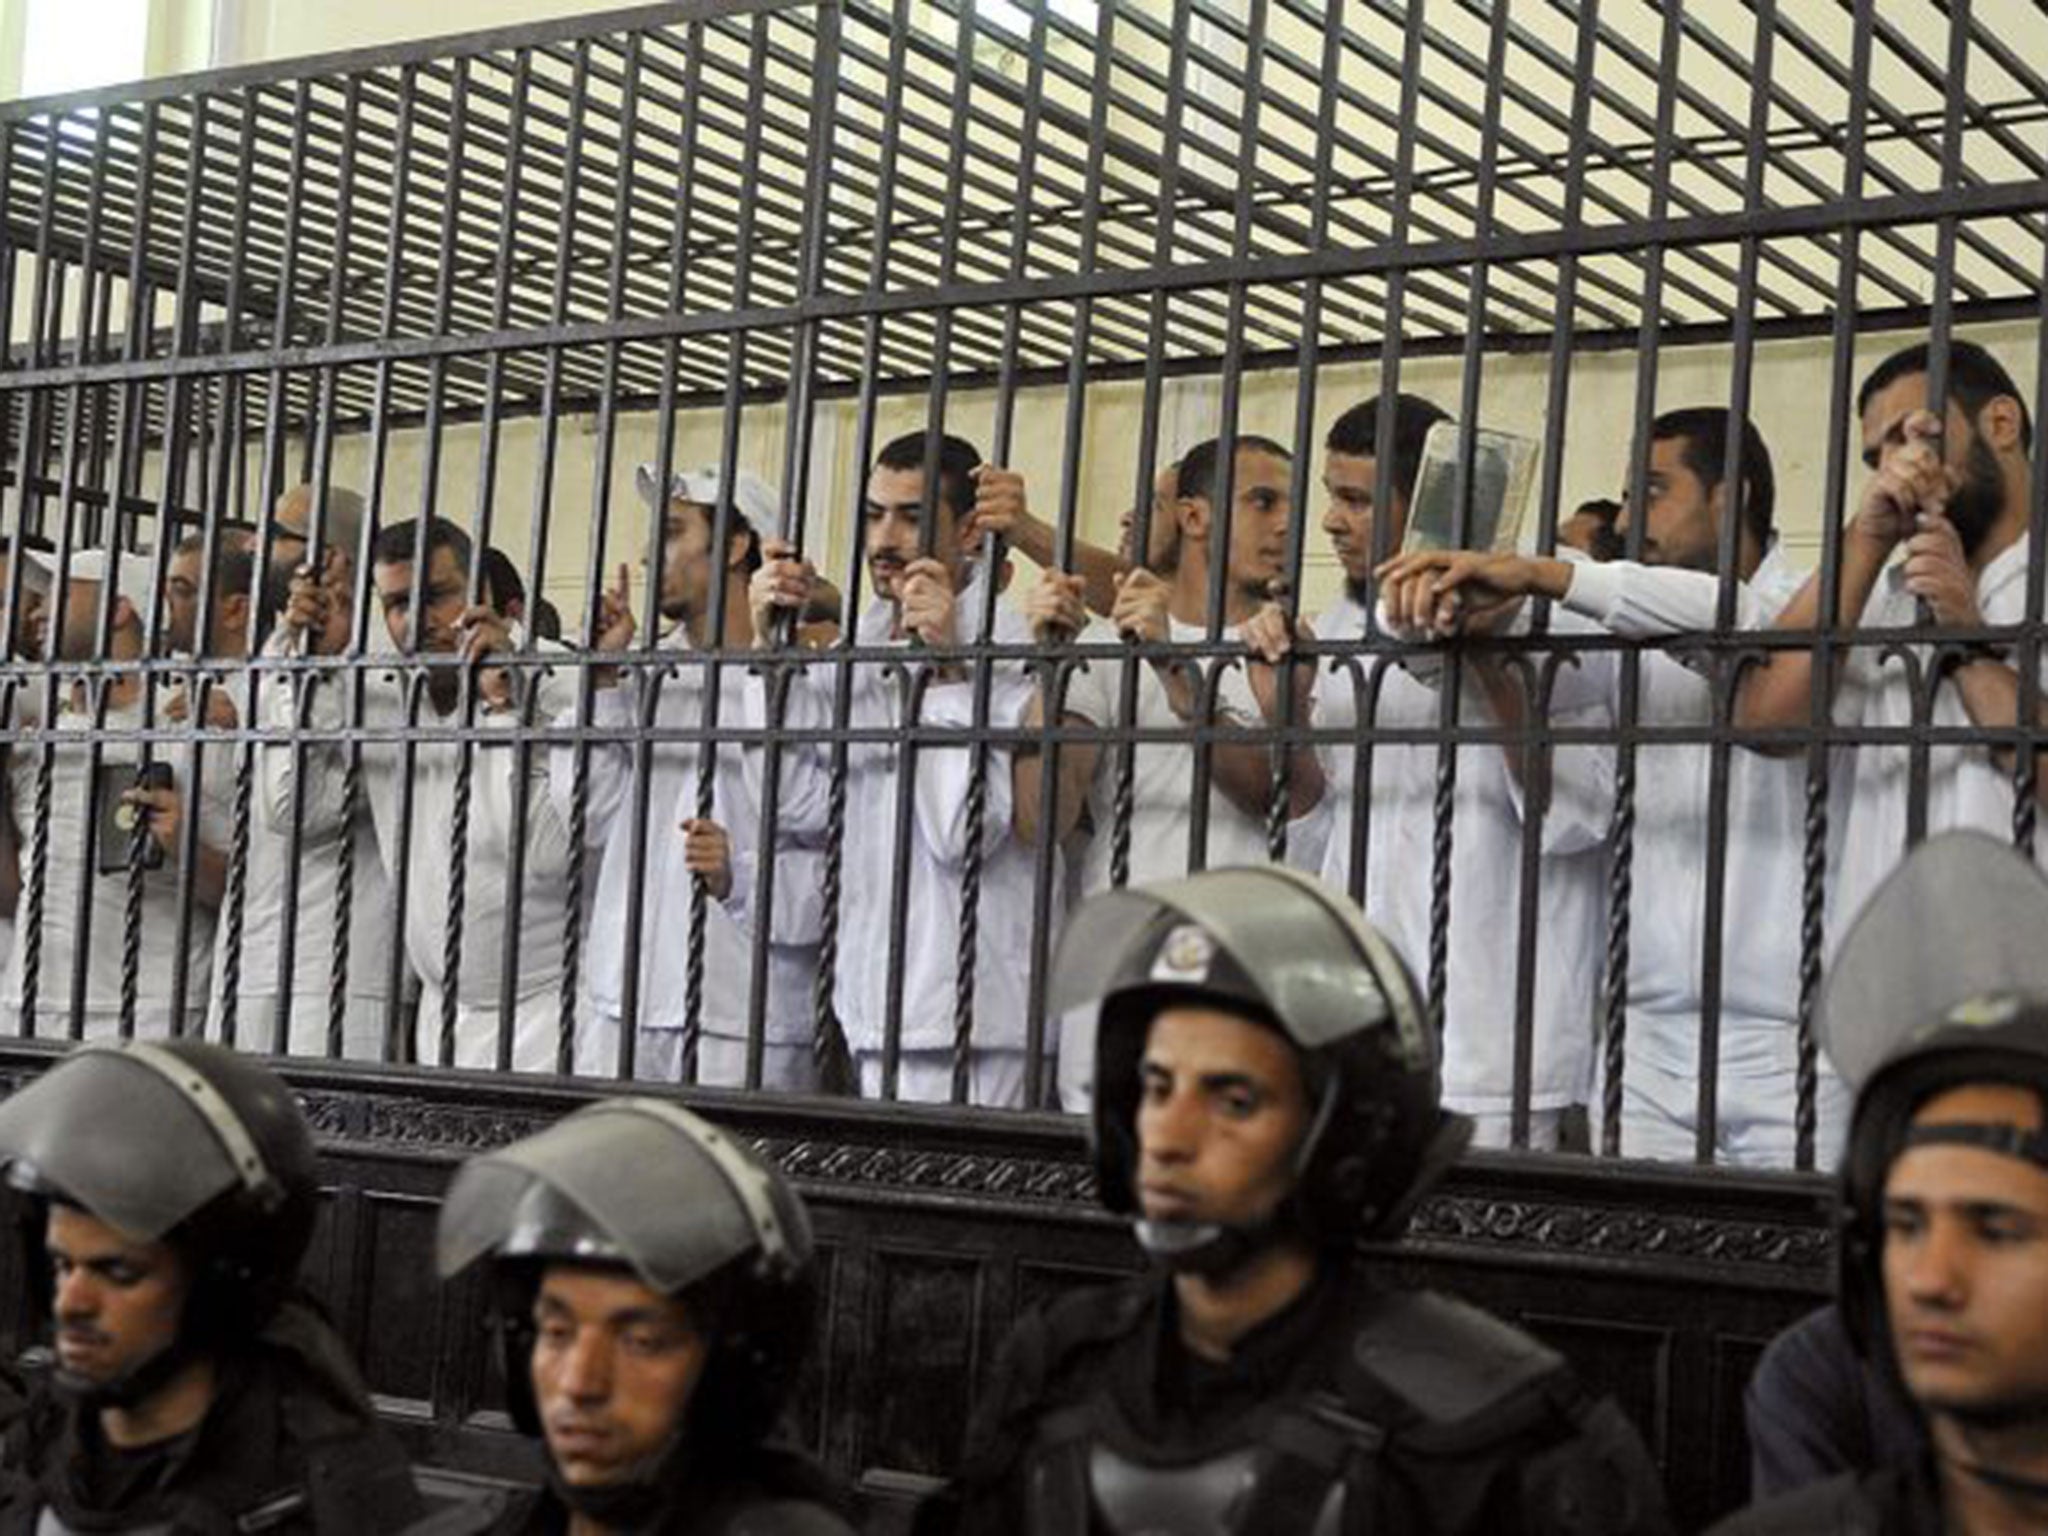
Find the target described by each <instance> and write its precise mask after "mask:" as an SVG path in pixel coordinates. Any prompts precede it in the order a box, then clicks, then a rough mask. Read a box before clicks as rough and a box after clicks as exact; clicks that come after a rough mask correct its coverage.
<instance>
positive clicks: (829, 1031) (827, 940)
mask: <svg viewBox="0 0 2048 1536" xmlns="http://www.w3.org/2000/svg"><path fill="white" fill-rule="evenodd" d="M851 665H852V664H851V663H850V662H844V661H842V662H841V663H840V666H842V667H850V666H851ZM849 686H850V681H849ZM788 687H789V680H788V672H787V668H786V666H780V665H778V666H777V667H776V668H775V669H774V671H773V672H772V673H771V674H770V677H769V700H770V705H769V711H768V721H769V725H770V726H771V728H779V727H780V726H781V724H782V701H783V699H784V697H785V696H786V693H787V690H788ZM843 691H844V690H843V689H842V692H843ZM845 713H846V712H845V711H844V710H841V711H839V715H840V718H844V717H845ZM848 767H849V765H848V762H847V742H846V739H845V738H844V737H841V738H840V739H838V740H837V741H835V742H833V743H832V767H831V771H830V776H829V778H828V779H827V789H826V795H825V868H824V872H823V875H822V877H821V879H820V882H819V884H820V895H821V897H822V899H823V901H824V903H825V910H824V912H823V913H822V915H821V917H820V920H819V925H818V974H817V977H816V979H815V980H814V981H813V982H812V983H811V1006H812V1012H813V1015H814V1017H815V1020H816V1022H815V1025H814V1028H813V1033H812V1036H811V1059H812V1061H813V1062H814V1063H815V1064H816V1066H817V1069H818V1083H819V1086H820V1087H821V1088H824V1089H825V1090H826V1091H828V1092H830V1091H832V1088H833V1086H834V1083H833V1079H834V1077H835V1076H836V1075H837V1074H838V1073H839V1072H840V1071H841V1070H842V1068H843V1067H844V1066H846V1065H849V1064H850V1052H849V1050H848V1047H847V1044H846V1034H845V1031H844V1030H842V1029H841V1028H840V1025H839V1014H838V1011H837V1009H836V1008H835V1006H834V995H833V978H834V977H835V976H836V975H837V974H838V972H839V901H840V897H841V895H842V894H843V892H842V888H841V887H842V883H843V880H844V877H845V864H846V780H847V774H848ZM839 1086H844V1085H839Z"/></svg>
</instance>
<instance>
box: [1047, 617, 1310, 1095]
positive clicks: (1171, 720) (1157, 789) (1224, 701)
mask: <svg viewBox="0 0 2048 1536" xmlns="http://www.w3.org/2000/svg"><path fill="white" fill-rule="evenodd" d="M1241 634H1242V627H1241V626H1238V625H1232V626H1231V627H1229V628H1227V629H1225V630H1224V631H1223V634H1222V638H1223V639H1224V640H1226V641H1232V642H1235V641H1237V640H1239V638H1240V636H1241ZM1208 637H1209V632H1208V630H1207V628H1206V627H1204V626H1203V625H1200V624H1186V623H1183V622H1181V621H1180V620H1179V619H1173V620H1171V621H1170V629H1169V638H1170V639H1171V640H1172V641H1173V642H1174V643H1175V644H1176V645H1199V644H1201V643H1203V642H1205V641H1206V640H1207V639H1208ZM1080 638H1081V641H1082V643H1084V644H1091V645H1096V644H1112V645H1113V644H1119V643H1121V637H1120V636H1119V634H1118V632H1117V629H1116V626H1115V625H1113V624H1111V623H1110V622H1109V621H1108V620H1106V619H1096V620H1094V621H1092V622H1091V623H1090V624H1089V625H1088V627H1087V628H1086V629H1085V630H1083V631H1082V633H1081V637H1080ZM1133 664H1135V665H1136V667H1137V669H1138V700H1137V710H1136V713H1135V714H1134V715H1133V716H1132V724H1133V726H1134V728H1135V729H1137V730H1140V731H1147V730H1167V731H1176V730H1187V729H1190V728H1191V727H1190V726H1189V725H1188V724H1187V722H1185V721H1183V720H1182V719H1181V717H1180V716H1179V715H1177V714H1175V713H1174V710H1173V705H1172V704H1171V703H1170V702H1169V701H1168V699H1167V693H1166V685H1165V683H1164V682H1162V681H1161V680H1160V677H1159V670H1158V668H1156V667H1155V666H1153V665H1152V663H1151V662H1149V661H1141V662H1137V663H1131V662H1127V661H1122V660H1117V659H1114V658H1110V659H1101V660H1095V661H1091V662H1088V663H1087V664H1086V665H1085V666H1076V667H1075V668H1074V670H1073V672H1072V674H1071V676H1070V680H1069V682H1068V684H1067V693H1066V697H1065V698H1064V699H1063V700H1062V701H1061V708H1062V713H1063V714H1067V715H1077V716H1079V717H1080V718H1082V719H1084V720H1086V721H1088V723H1089V724H1091V725H1094V726H1098V727H1100V728H1102V729H1104V730H1107V731H1115V730H1118V729H1120V728H1121V727H1122V725H1123V721H1124V717H1123V686H1124V683H1123V669H1124V668H1125V667H1126V666H1128V665H1133ZM1248 664H1249V663H1248V662H1246V661H1245V660H1243V659H1242V658H1239V659H1236V660H1234V661H1232V662H1230V663H1228V664H1225V663H1223V662H1221V661H1215V660H1211V661H1199V660H1197V659H1195V658H1192V657H1191V658H1190V659H1189V661H1188V662H1187V663H1186V665H1188V666H1189V667H1190V668H1191V669H1194V670H1195V671H1196V672H1197V674H1198V676H1199V672H1200V669H1201V668H1203V667H1207V666H1216V665H1222V666H1223V667H1224V671H1223V675H1222V677H1221V679H1220V680H1219V681H1218V686H1217V690H1216V703H1217V719H1218V721H1219V722H1222V721H1224V720H1225V719H1227V717H1228V716H1230V715H1233V714H1234V715H1236V716H1237V717H1239V718H1240V719H1245V720H1254V721H1262V720H1263V719H1264V718H1265V717H1264V715H1263V713H1262V712H1261V711H1260V709H1259V703H1258V699H1257V696H1256V695H1254V694H1253V692H1252V687H1251V680H1250V678H1249V677H1248V676H1247V674H1246V670H1245V669H1246V667H1247V665H1248ZM1204 686H1205V685H1204V683H1202V682H1200V681H1198V682H1197V684H1196V692H1197V696H1200V694H1201V692H1202V691H1203V689H1204ZM1309 718H1310V717H1309V716H1307V715H1304V717H1303V723H1304V724H1306V723H1307V721H1308V719H1309ZM1135 758H1136V761H1135V762H1134V763H1133V765H1132V773H1131V826H1130V839H1131V841H1130V880H1129V883H1130V884H1131V885H1134V886H1136V885H1146V884H1149V883H1151V882H1152V881H1155V880H1175V879H1179V878H1180V877H1181V876H1183V875H1186V874H1187V873H1188V872H1189V867H1190V862H1191V860H1192V858H1193V847H1192V845H1191V843H1190V841H1189V832H1190V828H1189V823H1190V819H1191V813H1192V811H1193V807H1194V799H1195V750H1194V747H1193V745H1192V744H1191V743H1188V742H1175V741H1152V742H1140V743H1139V744H1138V747H1137V751H1136V754H1135ZM1122 767H1123V749H1122V747H1120V746H1119V745H1117V744H1116V743H1115V742H1114V741H1105V742H1104V743H1102V745H1101V746H1100V747H1099V748H1098V752H1097V757H1096V760H1095V772H1094V775H1093V776H1092V777H1091V778H1090V779H1089V781H1088V820H1089V822H1090V824H1091V827H1092V830H1091V832H1090V833H1089V837H1088V842H1087V848H1086V851H1085V852H1084V853H1083V854H1082V857H1081V877H1080V891H1081V894H1083V895H1087V896H1092V895H1094V894H1096V893H1097V892H1099V891H1106V890H1108V889H1109V887H1110V872H1111V869H1112V867H1113V862H1114V860H1113V849H1114V844H1115V836H1116V789H1117V779H1118V777H1119V775H1120V774H1121V772H1122ZM1325 814H1326V813H1325V812H1324V809H1323V805H1322V804H1318V805H1317V806H1316V807H1315V809H1314V810H1312V811H1310V812H1309V813H1308V814H1306V815H1304V816H1300V817H1297V818H1295V819H1294V820H1293V821H1292V822H1291V823H1290V824H1289V826H1288V829H1287V833H1288V835H1287V862H1288V863H1289V864H1292V865H1294V866H1296V867H1298V868H1301V869H1306V870H1314V869H1316V868H1318V867H1319V866H1320V864H1321V862H1322V839H1321V832H1322V828H1323V826H1324V820H1325ZM1270 862H1272V860H1271V858H1270V856H1269V851H1268V845H1267V842H1266V818H1265V816H1264V815H1263V814H1261V815H1257V816H1254V815H1249V814H1247V813H1246V812H1245V811H1244V810H1243V809H1242V808H1241V807H1240V806H1239V805H1238V804H1237V802H1236V801H1234V800H1232V799H1231V798H1230V796H1229V795H1228V794H1226V793H1225V792H1224V791H1223V789H1222V787H1221V786H1220V785H1219V784H1218V783H1217V782H1216V779H1215V776H1214V759H1213V756H1212V758H1211V776H1210V781H1209V833H1208V846H1207V848H1206V850H1205V853H1204V867H1206V868H1209V869H1227V868H1230V867H1232V866H1234V865H1242V864H1267V863H1270ZM1095 1014H1096V1010H1095V1009H1094V1008H1093V1007H1092V1006H1090V1007H1084V1008H1076V1009H1073V1010H1071V1011H1070V1012H1069V1013H1068V1014H1067V1015H1066V1016H1065V1017H1064V1018H1063V1019H1061V1021H1060V1044H1059V1096H1060V1103H1061V1104H1062V1105H1063V1106H1064V1107H1065V1108H1067V1109H1069V1110H1071V1111H1073V1112H1074V1113H1076V1114H1082V1113H1086V1111H1087V1109H1088V1105H1089V1104H1090V1102H1091V1101H1092V1098H1093V1094H1094V1091H1095Z"/></svg>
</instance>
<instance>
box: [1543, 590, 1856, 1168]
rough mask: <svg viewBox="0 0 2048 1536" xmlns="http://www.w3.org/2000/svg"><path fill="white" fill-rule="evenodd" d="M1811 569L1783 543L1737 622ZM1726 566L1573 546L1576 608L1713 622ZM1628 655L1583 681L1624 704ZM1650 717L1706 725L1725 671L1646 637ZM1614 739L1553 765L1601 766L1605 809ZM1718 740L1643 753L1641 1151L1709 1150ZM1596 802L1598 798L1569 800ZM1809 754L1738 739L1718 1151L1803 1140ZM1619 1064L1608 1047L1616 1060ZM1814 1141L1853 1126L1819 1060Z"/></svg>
mask: <svg viewBox="0 0 2048 1536" xmlns="http://www.w3.org/2000/svg"><path fill="white" fill-rule="evenodd" d="M1800 580H1801V573H1799V572H1796V571H1793V570H1790V569H1789V568H1788V567H1787V566H1786V565H1785V563H1784V562H1783V561H1782V560H1781V559H1780V558H1779V556H1778V552H1777V551H1776V550H1775V549H1774V550H1773V551H1772V552H1771V554H1770V555H1768V556H1767V557H1766V558H1765V560H1764V561H1763V562H1762V564H1760V565H1759V566H1758V568H1757V571H1756V574H1755V576H1754V577H1752V578H1751V580H1750V581H1749V582H1747V583H1738V584H1737V586H1736V588H1735V601H1736V607H1735V625H1736V628H1738V629H1741V630H1756V629H1762V628H1765V627H1766V626H1768V625H1769V624H1770V623H1771V622H1772V621H1773V620H1774V619H1775V618H1776V617H1777V614H1778V612H1779V610H1781V609H1782V608H1783V607H1784V606H1785V604H1786V603H1787V602H1788V601H1790V599H1791V597H1792V594H1793V593H1794V592H1795V591H1796V590H1797V588H1798V584H1799V581H1800ZM1719 597H1720V580H1719V578H1718V577H1716V576H1714V575H1712V574H1710V573H1708V572H1703V571H1691V570H1680V569H1675V568H1672V567H1663V566H1647V565H1641V564H1636V563H1633V562H1629V561H1613V562H1609V563H1606V564H1595V563H1593V562H1590V561H1574V562H1573V569H1572V581H1571V586H1570V587H1569V589H1568V590H1567V592H1566V594H1565V598H1564V604H1563V606H1564V608H1565V609H1566V610H1567V611H1568V612H1571V613H1574V614H1577V615H1579V616H1581V617H1583V618H1587V619H1590V620H1592V621H1593V622H1595V623H1597V624H1599V625H1600V626H1601V628H1603V629H1605V630H1607V631H1609V632H1610V633H1613V634H1616V635H1620V636H1623V637H1625V638H1632V639H1634V638H1654V637H1658V636H1664V635H1672V634H1680V633H1687V632H1698V633H1706V632H1711V631H1712V630H1713V628H1714V626H1715V623H1716V621H1717V610H1718V605H1719ZM1621 672H1622V669H1621V665H1620V658H1619V656H1618V655H1617V654H1615V653H1608V654H1606V655H1603V656H1598V657H1593V656H1587V657H1585V658H1584V659H1583V661H1582V663H1581V668H1580V678H1579V679H1578V680H1575V681H1574V683H1573V686H1574V687H1575V688H1577V687H1592V688H1596V689H1599V690H1603V691H1606V692H1607V693H1608V694H1609V697H1610V701H1611V707H1612V709H1613V712H1614V717H1615V718H1616V719H1617V720H1618V719H1619V718H1620V715H1621V708H1622V699H1621ZM1637 676H1638V679H1639V691H1638V694H1637V706H1636V707H1637V713H1636V718H1637V720H1638V722H1639V723H1640V724H1642V725H1644V726H1649V727H1655V726H1698V725H1708V724H1711V723H1712V722H1713V719H1714V699H1713V685H1712V683H1711V681H1710V679H1709V677H1708V676H1707V675H1704V674H1703V673H1702V672H1701V671H1699V670H1697V669H1695V668H1694V667H1693V666H1690V665H1688V664H1687V663H1686V662H1685V661H1684V660H1681V659H1679V658H1678V657H1677V656H1674V655H1671V654H1668V653H1665V652H1654V651H1653V652H1644V653H1643V654H1642V657H1641V663H1640V666H1639V668H1638V672H1637ZM1614 762H1615V759H1614V753H1613V752H1612V750H1611V749H1607V748H1598V749H1593V750H1590V751H1588V750H1580V749H1574V750H1571V751H1568V752H1560V753H1559V754H1558V755H1557V766H1556V772H1557V773H1559V774H1565V773H1569V772H1574V771H1577V770H1580V769H1585V768H1590V769H1591V770H1592V771H1593V773H1594V774H1595V776H1596V778H1597V780H1598V781H1599V782H1598V784H1597V786H1596V789H1595V793H1594V795H1593V796H1592V799H1593V800H1594V801H1595V803H1597V804H1599V805H1600V807H1601V809H1600V819H1601V821H1602V822H1603V823H1604V821H1605V820H1606V818H1607V816H1608V813H1609V812H1610V811H1611V806H1612V776H1613V772H1614ZM1712 764H1713V749H1712V747H1711V746H1709V745H1708V744H1706V743H1704V742H1684V743H1670V744H1645V745H1643V746H1641V747H1639V748H1638V750H1637V753H1636V773H1635V831H1634V835H1633V839H1632V845H1631V847H1632V852H1631V863H1630V874H1631V882H1632V887H1633V889H1632V894H1631V899H1630V903H1629V956H1628V959H1629V966H1628V1032H1627V1035H1626V1037H1625V1050H1626V1058H1625V1060H1626V1064H1625V1066H1624V1068H1623V1071H1622V1091H1623V1096H1624V1106H1623V1111H1622V1126H1621V1133H1622V1140H1621V1149H1622V1153H1623V1155H1625V1156H1629V1157H1660V1158H1675V1159H1681V1160H1687V1161H1689V1160H1691V1159H1692V1157H1693V1156H1694V1155H1695V1151H1696V1142H1695V1133H1694V1127H1695V1125H1696V1124H1697V1111H1698V1091H1699V1090H1698V1084H1699V1071H1700V1023H1701V1000H1702V998H1703V996H1704V993H1705V974H1706V973H1705V969H1704V959H1705V956H1704V953H1703V950H1702V945H1703V942H1704V935H1705V932H1706V912H1707V889H1706V869H1707V845H1708V822H1709V816H1710V812H1711V793H1710V791H1711V776H1712ZM1562 803H1564V804H1566V805H1567V806H1569V805H1571V804H1581V805H1583V804H1585V803H1586V799H1585V797H1568V799H1567V800H1566V801H1564V802H1562ZM1805 825H1806V762H1805V759H1804V758H1803V757H1789V758H1788V757H1770V756H1766V755H1764V754H1762V753H1758V752H1753V751H1749V750H1746V749H1743V748H1736V749H1734V750H1731V751H1730V752H1729V754H1728V767H1727V801H1726V835H1725V838H1724V840H1723V847H1724V849H1725V857H1726V866H1725V875H1724V879H1723V885H1722V890H1723V892H1724V895H1723V898H1722V914H1723V916H1722V943H1721V965H1720V970H1721V1007H1720V1041H1719V1048H1718V1053H1717V1066H1718V1072H1717V1079H1718V1083H1719V1089H1718V1096H1717V1117H1716V1130H1717V1143H1716V1144H1717V1160H1719V1161H1723V1162H1729V1163H1734V1164H1741V1165H1749V1166H1775V1167H1790V1166H1791V1164H1792V1161H1793V1152H1794V1148H1795V1145H1796V1133H1795V1126H1794V1111H1795V1109H1796V1106H1797V1089H1796V1086H1795V1085H1796V1081H1797V1077H1796V1073H1797V1069H1798V1040H1799V1032H1798V1006H1799V952H1800V927H1801V917H1802V908H1803V903H1802V890H1803V885H1804V864H1805V836H1804V828H1805ZM1603 1065H1604V1063H1603ZM1819 1072H1820V1083H1819V1092H1818V1098H1817V1101H1816V1107H1817V1109H1818V1111H1819V1113H1820V1135H1819V1139H1818V1143H1817V1147H1816V1150H1817V1153H1818V1155H1819V1158H1820V1160H1821V1161H1822V1163H1823V1164H1832V1162H1833V1161H1834V1159H1835V1157H1836V1155H1837V1154H1838V1153H1839V1150H1840V1146H1839V1138H1840V1136H1841V1134H1842V1133H1843V1131H1844V1130H1845V1129H1846V1123H1845V1119H1844V1116H1845V1113H1846V1110H1847V1107H1848V1103H1847V1098H1848V1096H1847V1092H1846V1090H1845V1089H1844V1087H1843V1085H1842V1083H1841V1081H1840V1080H1839V1079H1838V1078H1837V1077H1835V1075H1834V1074H1833V1073H1832V1072H1831V1071H1829V1070H1828V1068H1827V1066H1826V1064H1825V1063H1822V1064H1820V1067H1819Z"/></svg>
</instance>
